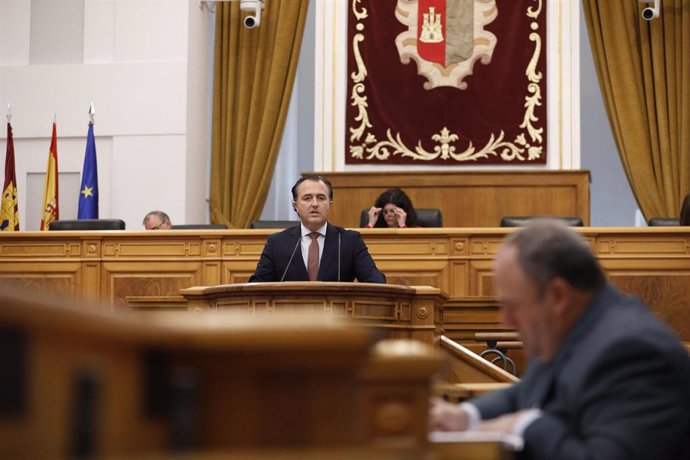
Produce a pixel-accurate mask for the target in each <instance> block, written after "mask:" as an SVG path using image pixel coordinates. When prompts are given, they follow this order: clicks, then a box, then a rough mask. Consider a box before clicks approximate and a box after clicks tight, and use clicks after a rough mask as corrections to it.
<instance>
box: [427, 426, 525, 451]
mask: <svg viewBox="0 0 690 460" xmlns="http://www.w3.org/2000/svg"><path fill="white" fill-rule="evenodd" d="M429 441H430V442H499V443H501V444H502V445H504V446H505V447H507V448H509V449H511V450H515V451H519V450H522V448H523V447H524V445H525V442H524V440H523V439H522V437H521V436H518V435H515V434H503V433H498V432H495V431H432V432H431V433H429Z"/></svg>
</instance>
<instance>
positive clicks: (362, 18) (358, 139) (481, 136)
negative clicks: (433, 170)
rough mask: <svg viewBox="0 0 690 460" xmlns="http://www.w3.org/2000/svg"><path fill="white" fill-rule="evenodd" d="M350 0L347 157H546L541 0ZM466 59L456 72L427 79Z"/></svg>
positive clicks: (461, 160)
mask: <svg viewBox="0 0 690 460" xmlns="http://www.w3.org/2000/svg"><path fill="white" fill-rule="evenodd" d="M348 3H349V4H350V5H349V8H350V9H349V13H348V14H349V17H348V37H349V49H348V94H347V97H348V107H347V114H346V128H347V130H346V163H348V164H413V165H422V164H427V165H428V164H435V165H441V164H442V165H463V164H471V165H476V164H487V165H488V164H510V165H520V164H545V163H546V1H545V0H418V1H416V0H360V1H352V2H348ZM430 8H433V11H432V10H431V9H430ZM425 14H426V15H428V17H427V19H428V21H427V22H428V23H429V27H428V28H427V29H425V28H424V23H425V18H424V15H425ZM414 15H416V20H412V18H413V16H414ZM400 18H402V20H401V19H400ZM477 18H479V21H482V20H487V19H485V18H493V19H492V20H489V22H488V23H487V24H484V25H481V24H479V25H477V22H478V19H477ZM406 21H407V22H406ZM433 21H437V22H438V24H435V22H433ZM406 32H407V33H408V35H407V36H404V34H405V33H406ZM423 33H424V37H425V38H424V41H423V40H422V39H421V37H422V34H423ZM441 36H442V39H439V37H441ZM492 37H494V38H493V40H494V42H495V45H494V46H493V49H492V51H491V52H490V53H489V52H488V51H486V50H485V51H484V54H490V56H487V57H485V58H480V57H479V55H477V54H476V50H478V49H483V48H482V46H485V45H486V43H490V42H491V40H492ZM396 38H397V39H398V42H399V46H397V45H396ZM439 40H440V41H439ZM403 44H406V46H403ZM399 48H404V50H406V51H403V54H405V53H406V54H407V55H408V57H406V58H405V57H403V58H401V52H400V50H399ZM485 48H486V46H485ZM357 56H361V61H360V64H359V65H358V62H357V59H356V57H357ZM410 56H411V57H410ZM473 56H474V57H473ZM473 59H476V61H474V64H473V65H469V66H468V63H469V62H472V60H473ZM403 61H408V62H406V63H405V62H403ZM418 61H432V62H435V63H438V64H436V66H435V68H436V70H435V72H436V74H437V75H436V76H432V77H431V79H430V78H427V77H426V76H424V75H420V73H419V64H418ZM530 61H534V63H536V66H533V69H532V71H531V72H528V68H529V64H530ZM463 62H464V65H465V67H467V68H468V69H469V72H470V73H468V74H467V75H465V76H464V77H463V78H462V80H461V81H459V80H452V79H451V81H446V82H445V83H443V85H441V86H436V87H433V86H434V85H436V84H439V81H440V80H439V78H440V77H438V75H441V74H443V73H444V72H445V73H446V74H450V73H451V71H452V69H451V68H449V66H451V67H454V68H460V67H461V64H462V63H463ZM425 65H429V64H425ZM444 66H445V69H444V68H443V67H444ZM432 72H434V71H432ZM427 73H429V72H427ZM453 75H455V74H453ZM462 87H464V89H461V88H462ZM427 88H428V89H427ZM521 125H522V126H521ZM444 128H446V130H444Z"/></svg>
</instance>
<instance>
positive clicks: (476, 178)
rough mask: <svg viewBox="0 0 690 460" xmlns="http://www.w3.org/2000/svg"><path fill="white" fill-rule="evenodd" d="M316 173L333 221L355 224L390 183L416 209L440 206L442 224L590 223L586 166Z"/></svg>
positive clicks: (474, 225)
mask: <svg viewBox="0 0 690 460" xmlns="http://www.w3.org/2000/svg"><path fill="white" fill-rule="evenodd" d="M319 174H321V175H323V176H325V177H327V178H328V179H329V180H330V181H331V183H332V184H333V190H334V198H333V205H332V207H331V220H332V222H333V223H335V224H336V225H343V226H347V227H358V226H359V215H360V212H361V210H362V209H365V208H369V207H370V206H371V205H372V204H373V203H374V201H375V200H376V198H377V197H378V195H379V194H380V193H381V192H383V191H384V190H386V189H388V188H390V187H401V188H403V189H404V190H405V191H406V193H407V194H408V195H409V196H410V198H411V199H412V201H413V203H414V205H415V207H417V208H439V209H441V211H442V212H443V222H444V226H445V227H496V226H498V225H499V223H500V220H501V218H502V217H503V216H506V215H512V216H515V215H553V216H579V217H581V218H582V220H583V222H584V223H585V225H589V212H590V211H589V172H588V171H467V172H462V171H460V172H455V171H453V172H432V171H417V172H385V173H381V172H341V173H334V172H328V173H319ZM345 197H347V198H345Z"/></svg>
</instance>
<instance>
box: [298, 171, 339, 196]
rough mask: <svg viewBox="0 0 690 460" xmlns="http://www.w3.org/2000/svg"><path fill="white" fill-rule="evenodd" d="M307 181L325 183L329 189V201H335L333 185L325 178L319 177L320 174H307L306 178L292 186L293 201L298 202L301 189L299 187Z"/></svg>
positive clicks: (300, 179)
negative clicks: (298, 191)
mask: <svg viewBox="0 0 690 460" xmlns="http://www.w3.org/2000/svg"><path fill="white" fill-rule="evenodd" d="M305 180H313V181H314V182H319V181H321V182H323V183H324V184H326V187H327V188H328V200H329V201H333V186H332V185H331V181H329V180H328V179H326V178H325V177H323V176H319V175H318V174H307V175H306V176H302V177H300V178H299V179H298V180H297V182H295V185H293V186H292V199H293V200H295V201H296V200H297V189H298V188H299V185H300V184H301V183H302V182H304V181H305Z"/></svg>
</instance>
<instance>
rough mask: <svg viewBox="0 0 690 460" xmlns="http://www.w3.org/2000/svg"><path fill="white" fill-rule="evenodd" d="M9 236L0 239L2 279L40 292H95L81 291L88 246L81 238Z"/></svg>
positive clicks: (30, 234) (78, 294) (36, 234)
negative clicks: (83, 244) (83, 262)
mask: <svg viewBox="0 0 690 460" xmlns="http://www.w3.org/2000/svg"><path fill="white" fill-rule="evenodd" d="M3 233H6V232H3ZM8 233H9V232H8ZM10 235H11V236H9V235H7V236H6V237H4V238H2V239H0V279H2V280H6V282H11V283H12V284H17V285H19V286H21V287H24V288H26V289H28V290H31V291H33V292H36V293H40V294H41V295H46V294H48V295H50V294H58V295H68V296H72V297H74V296H76V297H81V296H83V295H85V294H87V293H88V294H89V295H91V294H93V292H92V291H91V290H90V289H87V290H86V292H84V291H83V290H82V287H83V286H84V285H83V282H82V276H83V273H84V268H85V267H84V266H83V264H82V261H83V260H84V257H85V252H84V250H85V248H86V246H82V241H81V239H80V238H78V237H74V236H73V235H72V234H70V235H58V236H55V235H54V234H51V233H48V234H46V232H17V233H14V232H11V233H10ZM89 275H91V271H89ZM88 278H89V279H91V278H90V277H88ZM97 287H98V285H96V288H97ZM96 295H98V290H97V289H96Z"/></svg>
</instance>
